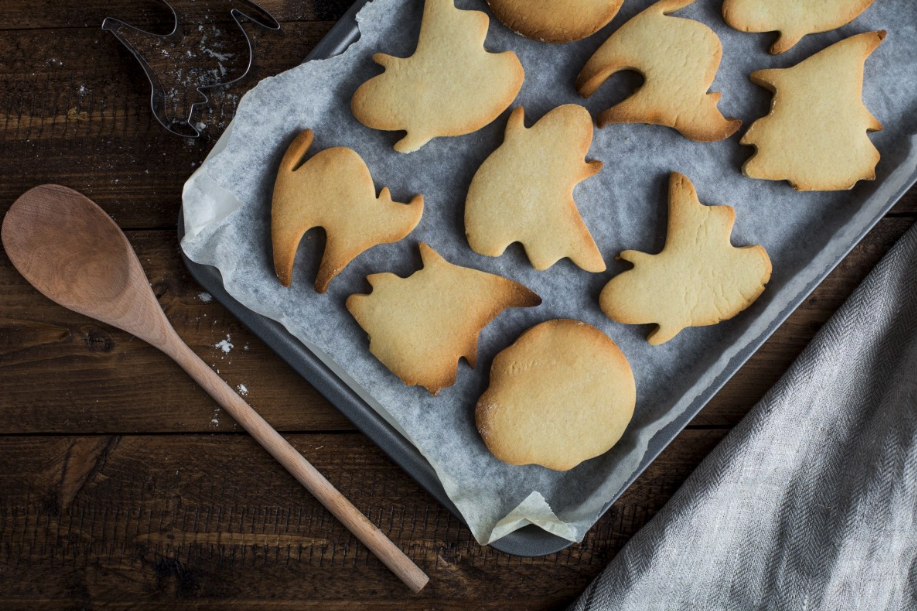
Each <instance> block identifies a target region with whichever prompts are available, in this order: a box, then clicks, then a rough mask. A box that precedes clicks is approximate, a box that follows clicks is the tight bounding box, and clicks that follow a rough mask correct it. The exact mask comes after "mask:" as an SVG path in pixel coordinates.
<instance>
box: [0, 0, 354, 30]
mask: <svg viewBox="0 0 917 611" xmlns="http://www.w3.org/2000/svg"><path fill="white" fill-rule="evenodd" d="M170 3H171V4H172V6H174V7H175V9H176V10H177V11H178V12H179V13H180V15H181V16H182V17H184V19H186V20H188V21H193V22H195V23H198V22H200V21H203V20H206V21H214V20H219V21H225V22H229V21H230V20H231V17H230V16H229V12H228V11H226V12H225V14H224V13H223V12H222V11H218V10H217V9H219V2H218V1H216V0H170ZM258 4H259V5H260V6H261V7H262V8H264V9H265V10H267V11H268V12H270V13H271V14H272V15H273V16H274V18H275V19H277V20H278V21H281V22H291V21H336V20H338V19H340V17H341V15H343V14H344V12H345V11H346V10H347V9H348V8H350V5H351V4H353V1H352V0H296V1H293V0H259V2H258ZM106 17H116V18H118V19H121V20H123V21H125V22H127V23H130V24H131V25H134V26H136V27H138V28H144V29H147V30H149V31H155V32H158V33H162V34H165V33H166V32H167V31H168V28H170V27H171V21H172V13H171V12H170V11H169V10H168V9H167V8H166V7H165V6H163V4H162V3H161V2H158V1H156V0H83V1H81V2H70V1H67V0H43V1H42V2H40V3H36V2H34V1H32V2H30V1H28V0H4V1H3V2H2V3H0V30H14V29H35V28H42V29H48V28H98V27H100V26H101V25H102V21H103V20H104V19H105V18H106Z"/></svg>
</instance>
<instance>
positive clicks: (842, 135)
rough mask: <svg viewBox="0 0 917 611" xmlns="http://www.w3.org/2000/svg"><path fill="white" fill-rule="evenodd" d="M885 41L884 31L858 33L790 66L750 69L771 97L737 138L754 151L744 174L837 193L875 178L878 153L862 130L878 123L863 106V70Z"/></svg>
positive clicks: (875, 128) (876, 129)
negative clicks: (763, 111) (768, 106)
mask: <svg viewBox="0 0 917 611" xmlns="http://www.w3.org/2000/svg"><path fill="white" fill-rule="evenodd" d="M884 39H885V32H884V31H883V32H866V33H865V34H857V35H856V36H851V37H850V38H847V39H846V40H842V41H840V42H838V43H835V44H833V45H831V46H830V47H828V48H827V49H825V50H824V51H820V52H818V53H816V54H815V55H813V56H812V57H810V58H808V59H806V60H804V61H802V62H801V63H799V64H797V65H795V66H793V67H792V68H785V69H771V70H759V71H757V72H753V73H752V74H751V80H752V82H753V83H755V84H756V85H760V86H762V87H764V88H766V89H768V90H769V91H771V92H773V93H774V99H773V102H772V103H771V112H770V114H769V115H767V116H766V117H762V118H761V119H758V120H757V121H755V122H754V123H752V125H751V127H750V128H749V129H748V131H747V132H745V136H743V138H742V144H749V145H752V146H754V147H756V149H757V151H756V153H755V154H754V155H753V156H752V157H751V158H750V159H749V160H748V161H746V162H745V165H744V166H743V167H742V172H743V173H744V174H745V175H746V176H748V177H749V178H761V179H764V180H787V181H789V183H790V184H791V185H792V186H793V188H795V189H796V190H798V191H840V190H844V189H850V188H852V187H853V186H854V185H855V184H856V183H857V181H860V180H874V179H875V177H876V164H877V163H879V157H880V156H879V151H878V150H876V147H875V146H874V145H873V143H872V141H870V139H869V136H868V135H867V132H869V131H878V130H880V129H882V124H881V123H879V121H878V120H877V119H876V118H875V117H874V116H872V114H871V113H870V112H869V110H867V109H866V106H865V105H864V104H863V68H864V64H865V62H866V58H867V57H869V55H870V54H871V53H872V52H873V51H874V50H875V49H876V47H878V46H879V44H881V42H882V40H884Z"/></svg>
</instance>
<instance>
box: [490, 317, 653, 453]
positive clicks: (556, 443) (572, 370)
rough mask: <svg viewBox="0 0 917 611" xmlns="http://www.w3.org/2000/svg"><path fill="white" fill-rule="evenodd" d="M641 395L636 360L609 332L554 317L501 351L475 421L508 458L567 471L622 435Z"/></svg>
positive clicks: (492, 448)
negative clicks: (634, 370)
mask: <svg viewBox="0 0 917 611" xmlns="http://www.w3.org/2000/svg"><path fill="white" fill-rule="evenodd" d="M636 400H637V391H636V387H635V385H634V374H633V373H632V372H631V369H630V365H629V364H628V362H627V359H626V358H625V357H624V354H623V353H622V352H621V350H619V349H618V347H617V346H616V345H615V343H614V342H613V341H611V339H609V337H608V336H607V335H605V334H604V333H602V332H601V331H599V330H598V329H596V328H595V327H592V326H590V325H587V324H585V323H582V322H579V321H576V320H551V321H548V322H544V323H541V324H540V325H538V326H536V327H533V328H532V329H529V330H528V331H526V332H525V333H524V334H523V335H522V337H520V338H519V339H518V340H516V343H514V344H513V345H512V346H510V347H509V348H507V349H505V350H504V351H503V352H501V353H500V354H498V355H497V356H496V358H495V359H494V362H493V366H492V367H491V370H490V386H489V387H488V389H487V390H486V391H485V392H484V394H483V395H481V398H480V399H479V400H478V404H477V408H476V409H475V420H476V422H477V427H478V431H479V432H480V433H481V437H482V438H483V439H484V443H485V444H486V445H487V447H488V449H490V451H491V452H492V453H493V454H494V456H496V457H497V458H499V459H500V460H502V461H503V462H507V463H509V464H511V465H529V464H536V465H541V466H543V467H547V468H548V469H553V470H555V471H567V470H568V469H572V468H573V467H575V466H576V465H578V464H580V463H581V462H583V461H584V460H588V459H590V458H594V457H596V456H598V455H600V454H604V453H605V452H607V451H608V450H609V449H611V447H612V446H614V445H615V444H616V443H617V442H618V440H620V439H621V436H622V435H623V434H624V430H625V429H626V428H627V424H628V423H629V422H630V420H631V417H632V416H633V414H634V405H635V403H636Z"/></svg>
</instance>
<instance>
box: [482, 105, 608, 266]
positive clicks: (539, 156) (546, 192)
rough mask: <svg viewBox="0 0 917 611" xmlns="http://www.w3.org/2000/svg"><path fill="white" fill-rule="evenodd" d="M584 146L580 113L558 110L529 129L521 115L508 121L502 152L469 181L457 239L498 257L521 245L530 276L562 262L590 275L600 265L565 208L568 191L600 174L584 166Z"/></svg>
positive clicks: (588, 127) (587, 139)
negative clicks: (565, 259)
mask: <svg viewBox="0 0 917 611" xmlns="http://www.w3.org/2000/svg"><path fill="white" fill-rule="evenodd" d="M591 143H592V117H591V116H589V112H588V111H587V110H586V109H585V108H583V107H582V106H577V105H575V104H568V105H565V106H559V107H557V108H555V109H554V110H552V111H551V112H549V113H548V114H546V115H545V116H544V117H542V118H541V120H540V121H538V122H537V123H535V125H533V126H532V127H530V128H528V129H526V127H525V110H523V109H522V108H521V107H520V108H517V109H516V110H514V111H513V114H512V115H510V118H509V123H508V124H507V126H506V136H505V138H504V140H503V144H502V145H500V148H498V149H497V150H496V151H494V152H493V153H492V154H491V155H490V157H488V158H487V159H486V160H485V161H484V163H483V164H482V165H481V167H480V168H479V169H478V171H477V173H476V174H475V175H474V178H473V179H472V181H471V187H470V188H469V189H468V198H467V200H466V202H465V234H466V235H467V236H468V244H469V245H470V246H471V248H472V250H474V251H475V252H477V253H479V254H482V255H487V256H490V257H499V256H500V255H501V254H503V251H504V250H506V247H507V246H509V245H510V244H512V243H513V242H521V243H522V245H523V246H524V247H525V252H526V254H527V255H528V257H529V260H530V261H531V262H532V265H533V266H534V267H535V269H537V270H545V269H547V268H549V267H551V266H552V265H554V263H556V262H557V261H558V260H559V259H562V258H563V257H569V258H570V259H571V260H572V261H573V262H574V263H575V264H576V265H578V266H580V267H581V268H583V269H585V270H587V271H590V272H603V271H605V262H604V261H603V260H602V255H601V253H599V249H598V248H597V247H596V245H595V241H594V240H593V239H592V235H591V234H590V233H589V230H588V229H587V228H586V224H585V223H583V219H582V218H581V217H580V215H579V211H578V210H577V209H576V202H575V201H573V188H574V187H575V186H576V185H577V183H579V182H580V181H582V180H585V179H586V178H589V177H590V176H593V175H595V174H596V173H598V172H599V171H600V170H601V169H602V162H601V161H590V162H588V163H586V162H584V160H583V159H584V157H585V156H586V153H587V152H588V151H589V145H590V144H591Z"/></svg>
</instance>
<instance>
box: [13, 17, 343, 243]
mask: <svg viewBox="0 0 917 611" xmlns="http://www.w3.org/2000/svg"><path fill="white" fill-rule="evenodd" d="M0 5H3V3H0ZM4 6H5V5H4ZM331 25H333V24H332V23H330V22H318V23H315V22H304V23H291V24H284V30H283V31H282V32H280V33H277V32H267V31H261V30H259V31H257V32H254V34H255V36H254V38H255V47H256V51H255V63H254V65H253V67H252V71H251V72H250V74H249V75H248V76H247V77H246V78H245V79H243V80H242V81H240V82H239V83H237V84H235V85H233V86H232V87H230V88H229V89H227V90H210V95H211V97H212V100H211V103H210V105H209V106H208V107H207V108H206V109H205V110H203V111H202V112H201V113H200V114H199V116H198V117H196V119H197V120H198V121H200V122H202V123H203V124H204V128H203V135H204V137H203V138H201V139H200V140H189V139H183V138H178V137H175V136H173V135H172V134H169V133H168V132H166V131H165V130H164V129H163V128H162V127H161V126H160V125H159V123H157V122H156V120H155V119H154V118H153V115H152V113H151V111H150V84H149V82H148V81H147V79H146V76H145V75H144V74H143V71H142V70H141V69H140V67H139V65H138V64H137V62H136V61H135V60H134V58H133V57H132V56H131V55H130V54H129V53H128V52H127V51H126V50H124V49H123V48H122V47H121V45H120V43H118V42H117V41H116V40H115V39H114V37H113V36H111V35H109V34H107V33H106V32H103V31H101V30H98V29H78V30H49V31H47V32H45V33H43V34H42V35H41V36H36V34H35V32H33V31H31V30H18V31H17V30H13V31H7V32H4V33H3V35H2V36H0V168H2V170H0V172H2V176H3V180H2V181H0V214H2V213H4V212H5V211H6V209H7V208H8V207H9V205H10V204H11V203H12V202H13V200H15V199H16V198H17V197H19V195H21V194H22V193H23V192H25V191H26V190H28V189H30V188H32V187H34V186H35V185H37V184H42V183H55V184H62V185H65V186H68V187H71V188H73V189H76V190H77V191H80V192H81V193H83V194H85V195H86V196H87V197H89V198H90V199H92V200H93V201H95V202H96V203H98V204H99V205H100V206H101V207H102V208H103V209H104V210H105V211H106V212H108V213H109V214H110V215H112V217H113V218H114V219H115V221H116V222H117V223H118V224H119V225H120V226H121V227H122V228H125V229H131V228H154V227H155V228H164V227H174V226H175V224H176V222H177V219H178V211H179V208H180V206H181V189H182V185H183V184H184V182H185V180H187V179H188V177H189V176H190V175H191V173H192V172H193V171H194V169H195V168H196V167H197V166H198V165H200V163H201V162H202V161H203V160H204V158H205V157H206V156H207V153H208V152H209V151H210V149H211V147H212V146H213V143H214V142H215V139H216V138H217V137H218V136H219V135H220V134H222V133H223V130H224V129H225V127H226V125H227V124H228V123H229V121H230V120H231V118H232V117H233V115H234V114H235V109H236V106H237V105H238V103H239V101H240V99H241V97H242V95H243V94H244V93H245V92H246V91H248V89H250V88H251V87H253V86H254V85H255V84H257V83H258V81H259V80H260V79H262V78H264V77H266V76H270V75H273V74H276V73H278V72H281V71H283V70H287V69H289V68H293V67H295V66H297V65H298V64H300V63H301V62H302V60H303V59H304V58H305V57H306V55H308V53H309V50H310V49H311V48H312V47H313V46H314V45H315V43H317V42H318V41H319V40H321V38H322V37H323V36H324V35H325V33H326V32H327V31H328V29H329V28H330V27H331Z"/></svg>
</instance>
